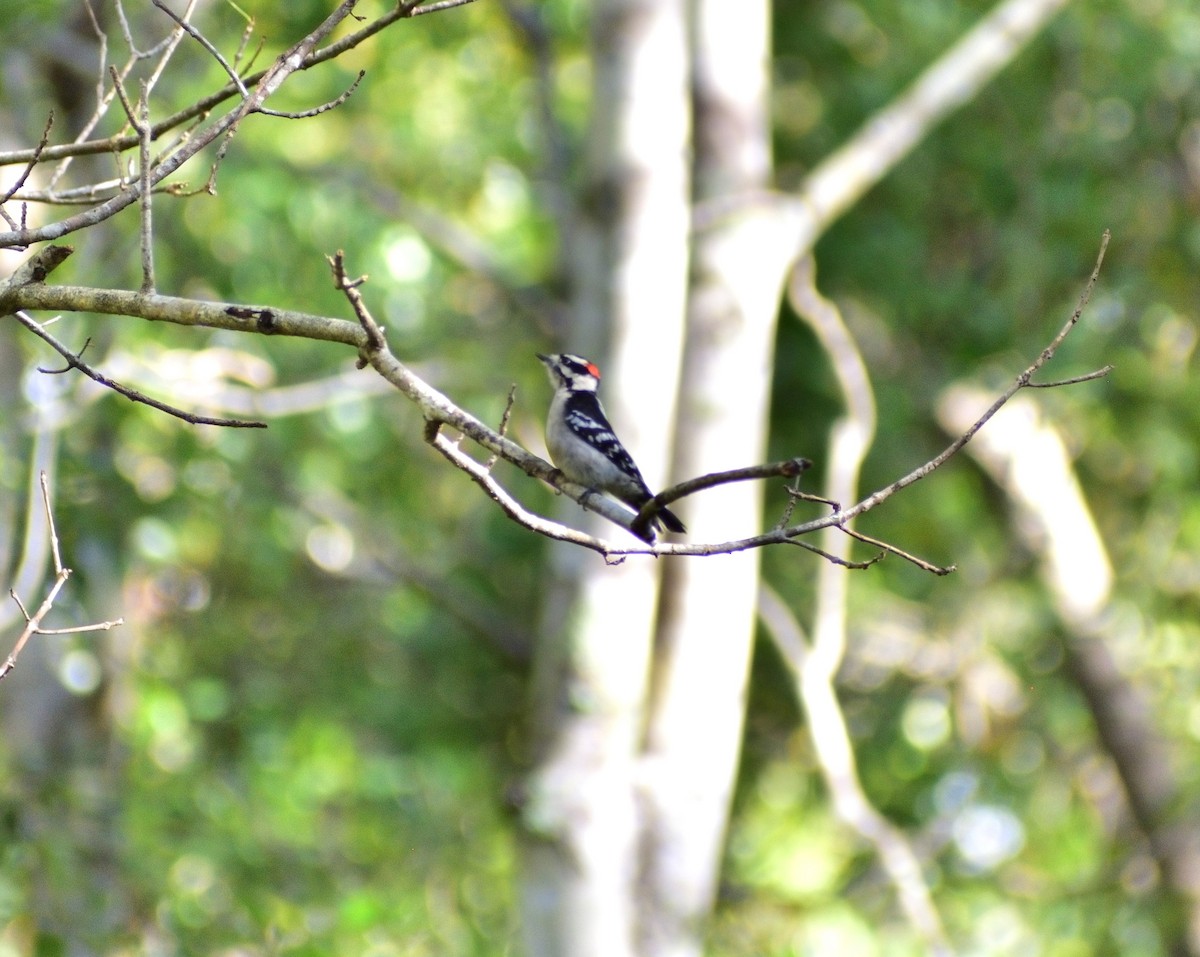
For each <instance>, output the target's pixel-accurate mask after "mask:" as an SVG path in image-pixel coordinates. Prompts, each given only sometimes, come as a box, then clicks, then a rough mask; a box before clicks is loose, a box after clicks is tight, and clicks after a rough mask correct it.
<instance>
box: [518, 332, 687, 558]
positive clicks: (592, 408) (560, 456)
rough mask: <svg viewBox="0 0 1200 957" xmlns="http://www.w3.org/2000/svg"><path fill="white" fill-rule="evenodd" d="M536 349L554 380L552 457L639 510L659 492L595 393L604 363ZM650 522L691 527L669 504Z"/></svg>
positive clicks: (549, 421) (549, 427)
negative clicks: (649, 481) (543, 353)
mask: <svg viewBox="0 0 1200 957" xmlns="http://www.w3.org/2000/svg"><path fill="white" fill-rule="evenodd" d="M536 355H537V357H538V359H540V360H541V361H542V364H543V365H545V367H546V373H547V375H548V376H549V377H550V384H551V385H553V386H554V398H553V399H552V400H551V401H550V411H549V414H548V415H547V416H546V448H547V449H548V450H549V452H550V458H551V460H552V461H553V462H554V464H555V465H556V466H557V467H558V469H559V471H561V472H562V473H563V474H564V475H565V476H566V477H567V478H569V479H570V480H571V481H572V482H576V483H578V484H579V485H584V486H586V487H587V488H588V489H591V490H592V491H599V492H604V493H606V494H608V495H611V496H612V497H613V498H615V499H617V500H618V501H621V502H624V503H625V504H626V505H628V506H629V507H630V508H632V509H633V510H634V511H640V510H641V508H642V506H643V505H645V504H646V503H647V502H648V501H650V499H652V498H653V497H654V493H653V492H651V491H650V489H649V487H648V486H647V485H646V480H645V479H644V478H642V473H641V471H640V470H639V469H638V467H637V465H636V464H635V463H634V461H633V456H631V455H630V454H629V452H627V451H626V449H625V446H624V445H622V444H621V440H620V439H618V438H617V435H616V433H615V432H614V431H613V427H612V425H610V424H609V421H608V416H606V415H605V414H604V406H602V405H601V404H600V397H599V396H598V395H597V394H596V389H597V388H598V387H599V385H600V369H599V368H598V367H597V366H596V364H595V363H594V362H592V361H590V360H588V359H585V358H583V357H582V356H577V355H572V354H571V353H569V352H564V353H556V354H554V355H542V354H541V353H540V352H539V353H536ZM651 524H652V528H653V529H654V530H655V531H656V530H658V529H660V528H661V527H662V526H664V525H665V526H666V527H667V528H668V529H670V530H671V531H672V532H677V533H683V532H686V531H687V529H686V528H685V527H684V524H683V522H681V521H680V520H679V518H678V516H676V515H675V513H674V512H672V511H671V510H670V509H666V508H662V509H659V511H658V513H657V514H656V515H655V517H654V520H653V521H652V523H651ZM634 534H638V533H636V532H635V533H634ZM641 537H642V538H643V540H645V541H647V542H650V543H653V541H654V538H655V534H654V531H650V532H649V533H647V534H646V535H642V536H641Z"/></svg>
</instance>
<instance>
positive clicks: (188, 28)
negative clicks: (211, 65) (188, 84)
mask: <svg viewBox="0 0 1200 957" xmlns="http://www.w3.org/2000/svg"><path fill="white" fill-rule="evenodd" d="M151 3H153V4H154V5H155V6H156V7H158V9H159V10H161V11H162V12H163V13H165V14H166V15H167V16H168V17H170V18H171V19H172V20H174V21H175V23H176V24H177V25H178V26H179V28H180V29H181V30H183V31H184V32H185V33H187V35H188V36H190V37H191V38H192V39H193V40H195V41H196V42H197V43H199V44H200V45H201V46H202V47H204V49H205V50H207V51H208V52H209V55H211V56H212V58H213V59H214V60H216V61H217V62H218V63H219V64H221V69H223V70H224V71H225V72H226V74H228V76H229V79H230V80H231V81H232V82H233V85H234V86H235V87H237V91H238V93H240V94H241V95H242V96H243V97H248V96H249V95H250V91H249V90H247V89H246V85H245V84H244V83H243V82H242V78H241V77H240V76H238V73H237V70H235V69H234V68H233V67H231V66H230V65H229V61H228V60H226V59H225V57H223V56H222V55H221V51H220V50H218V49H217V48H216V47H215V46H213V44H212V43H211V42H209V39H208V37H206V36H205V35H204V34H203V33H201V32H200V31H199V30H197V29H196V28H195V27H194V26H192V25H191V24H190V23H188V22H187V21H186V20H183V19H182V18H180V17H178V16H176V14H175V12H174V11H173V10H171V8H170V7H168V6H167V5H166V4H165V3H163V2H162V0H151Z"/></svg>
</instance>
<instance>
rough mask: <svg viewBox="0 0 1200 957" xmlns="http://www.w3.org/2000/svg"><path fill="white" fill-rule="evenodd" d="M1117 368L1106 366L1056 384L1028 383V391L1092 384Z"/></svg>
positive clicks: (1061, 380) (1060, 380) (1057, 381)
mask: <svg viewBox="0 0 1200 957" xmlns="http://www.w3.org/2000/svg"><path fill="white" fill-rule="evenodd" d="M1115 368H1116V366H1113V365H1106V366H1105V367H1104V368H1102V369H1097V370H1096V371H1095V372H1088V373H1085V374H1084V375H1076V376H1071V378H1069V379H1056V380H1055V381H1054V382H1026V383H1025V388H1027V389H1057V388H1058V387H1059V386H1063V385H1078V384H1079V383H1080V382H1091V381H1092V380H1093V379H1103V378H1104V377H1105V376H1106V375H1108V374H1109V373H1110V372H1112V371H1113V369H1115Z"/></svg>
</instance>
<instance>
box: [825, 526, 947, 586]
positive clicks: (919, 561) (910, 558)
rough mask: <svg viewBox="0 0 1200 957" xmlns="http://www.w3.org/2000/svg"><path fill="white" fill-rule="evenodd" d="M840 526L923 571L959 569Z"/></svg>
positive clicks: (944, 571)
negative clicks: (926, 559)
mask: <svg viewBox="0 0 1200 957" xmlns="http://www.w3.org/2000/svg"><path fill="white" fill-rule="evenodd" d="M838 528H839V529H840V530H841V531H843V532H845V533H846V534H847V535H849V536H850V537H851V538H857V539H858V540H859V541H860V542H866V543H867V544H868V545H874V546H875V547H876V548H882V549H883V550H884V551H885V552H890V553H891V554H893V555H898V556H899V557H900V558H903V559H904V560H905V561H906V562H912V564H914V565H916V566H917V567H918V568H920V569H922V570H923V571H927V572H930V573H931V574H934V575H950V574H952V573H953V572H956V571H957V570H958V566H957V565H934V564H933V563H932V562H927V561H925V559H923V558H918V557H917V556H916V555H914V554H912V553H911V552H906V551H905V550H904V549H902V548H897V547H896V546H895V545H890V544H888V543H887V542H885V541H882V540H880V539H878V538H872V537H871V536H870V535H864V534H863V533H862V532H858V531H855V530H854V529H852V528H850V527H848V526H846V525H840V526H838ZM880 557H882V556H880Z"/></svg>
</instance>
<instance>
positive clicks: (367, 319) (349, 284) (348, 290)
mask: <svg viewBox="0 0 1200 957" xmlns="http://www.w3.org/2000/svg"><path fill="white" fill-rule="evenodd" d="M325 258H326V259H327V260H328V261H329V265H330V266H332V267H333V278H334V285H335V286H336V287H337V288H338V289H340V290H341V291H342V293H343V294H344V295H345V296H346V298H347V299H348V300H349V301H350V306H351V308H352V309H353V310H354V315H355V316H357V317H358V323H359V325H361V326H362V329H363V332H365V333H366V335H367V344H366V346H365V347H364V351H365V352H378V351H380V350H382V349H386V348H387V339H385V338H384V335H383V326H381V325H380V324H379V323H377V322H376V321H375V317H374V316H372V315H371V311H370V310H369V309H368V308H367V304H366V303H365V302H363V297H362V293H360V292H359V291H358V287H359V286H361V285H362V284H363V283H365V282H366V281H367V276H365V275H362V276H359V277H358V278H357V279H351V278H350V277H349V276H348V275H346V254H345V253H344V252H343V251H342V250H340V249H339V250H338V251H337V252H336V253H334V254H333V255H332V256H326V257H325ZM359 363H360V364H359V368H360V369H361V368H365V367H366V365H367V360H366V358H365V356H363V357H360V358H359Z"/></svg>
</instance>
